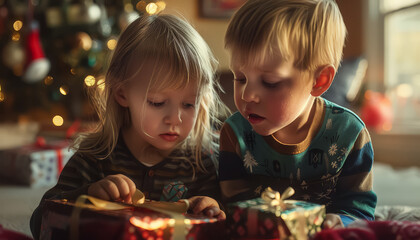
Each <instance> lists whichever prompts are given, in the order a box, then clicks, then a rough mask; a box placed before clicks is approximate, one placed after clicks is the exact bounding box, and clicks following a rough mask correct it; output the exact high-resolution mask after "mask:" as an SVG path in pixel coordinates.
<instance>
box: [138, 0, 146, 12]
mask: <svg viewBox="0 0 420 240" xmlns="http://www.w3.org/2000/svg"><path fill="white" fill-rule="evenodd" d="M136 8H137V10H138V11H139V12H144V11H145V9H146V2H145V1H144V0H141V1H139V2H138V3H137V4H136Z"/></svg>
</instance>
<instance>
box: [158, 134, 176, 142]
mask: <svg viewBox="0 0 420 240" xmlns="http://www.w3.org/2000/svg"><path fill="white" fill-rule="evenodd" d="M159 136H160V137H161V138H163V139H164V140H166V141H168V142H174V141H176V140H177V139H178V138H179V134H178V133H163V134H160V135H159Z"/></svg>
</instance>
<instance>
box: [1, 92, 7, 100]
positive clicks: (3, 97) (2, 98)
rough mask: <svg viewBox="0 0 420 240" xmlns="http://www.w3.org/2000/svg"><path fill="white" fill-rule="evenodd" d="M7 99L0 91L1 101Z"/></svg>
mask: <svg viewBox="0 0 420 240" xmlns="http://www.w3.org/2000/svg"><path fill="white" fill-rule="evenodd" d="M5 99H6V96H5V95H4V93H2V92H0V102H3V101H4V100H5Z"/></svg>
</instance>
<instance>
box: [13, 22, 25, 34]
mask: <svg viewBox="0 0 420 240" xmlns="http://www.w3.org/2000/svg"><path fill="white" fill-rule="evenodd" d="M22 27H23V23H22V21H20V20H17V21H15V22H14V23H13V29H14V30H15V31H17V32H18V31H20V29H22Z"/></svg>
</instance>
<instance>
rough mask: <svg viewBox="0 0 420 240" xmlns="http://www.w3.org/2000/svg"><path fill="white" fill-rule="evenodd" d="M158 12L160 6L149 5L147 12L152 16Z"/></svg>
mask: <svg viewBox="0 0 420 240" xmlns="http://www.w3.org/2000/svg"><path fill="white" fill-rule="evenodd" d="M157 10H158V6H157V5H156V3H153V2H151V3H149V4H147V6H146V12H147V13H148V14H150V15H153V14H156V13H157Z"/></svg>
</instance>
